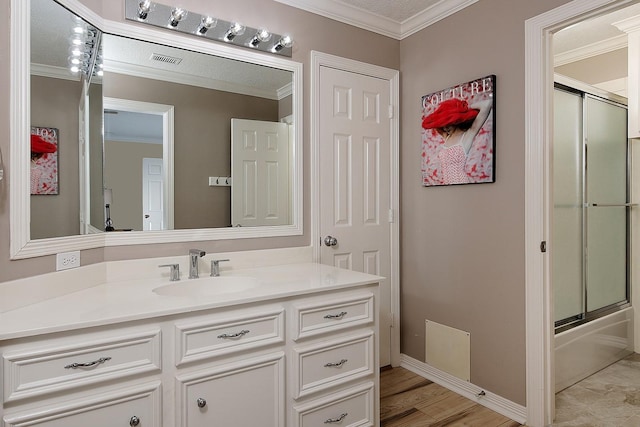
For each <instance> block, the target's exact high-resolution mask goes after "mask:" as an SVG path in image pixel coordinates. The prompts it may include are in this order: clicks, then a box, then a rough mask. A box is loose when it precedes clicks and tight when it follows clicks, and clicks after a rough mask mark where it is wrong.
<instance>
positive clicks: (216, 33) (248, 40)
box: [125, 0, 293, 57]
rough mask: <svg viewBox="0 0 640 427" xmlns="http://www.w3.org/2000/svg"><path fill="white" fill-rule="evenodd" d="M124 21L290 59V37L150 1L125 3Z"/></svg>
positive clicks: (291, 43)
mask: <svg viewBox="0 0 640 427" xmlns="http://www.w3.org/2000/svg"><path fill="white" fill-rule="evenodd" d="M125 18H127V19H128V20H131V21H136V22H141V23H144V24H149V25H154V26H156V27H162V28H167V29H170V30H172V31H179V32H181V33H185V34H191V35H194V36H198V37H203V38H206V39H209V40H214V41H218V42H223V43H226V44H231V45H234V46H241V47H246V48H248V49H254V50H259V51H262V52H269V53H273V54H275V55H282V56H287V57H291V52H292V46H293V39H292V38H291V36H289V35H284V36H282V35H278V34H273V33H269V32H268V31H267V30H265V29H263V28H260V29H255V28H250V27H245V26H243V25H242V24H240V23H238V22H229V21H223V20H222V19H217V18H215V17H212V16H207V15H200V14H198V13H193V12H189V11H188V10H186V9H182V8H177V7H173V6H167V5H164V4H160V3H156V2H153V1H150V0H125Z"/></svg>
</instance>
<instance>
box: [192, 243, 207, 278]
mask: <svg viewBox="0 0 640 427" xmlns="http://www.w3.org/2000/svg"><path fill="white" fill-rule="evenodd" d="M205 255H206V252H205V251H202V250H200V249H189V279H197V278H198V277H199V276H200V275H199V273H198V258H200V257H203V256H205Z"/></svg>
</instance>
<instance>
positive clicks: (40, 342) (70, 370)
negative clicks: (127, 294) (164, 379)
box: [0, 325, 162, 427]
mask: <svg viewBox="0 0 640 427" xmlns="http://www.w3.org/2000/svg"><path fill="white" fill-rule="evenodd" d="M0 348H1V349H2V379H3V381H2V385H3V386H2V402H3V408H4V410H3V416H2V426H6V427H19V426H32V425H35V426H47V427H58V426H61V427H62V426H64V427H75V426H78V427H80V426H87V425H91V426H99V427H100V426H104V427H115V426H124V427H126V426H141V427H151V426H158V427H159V426H161V425H162V423H161V418H162V409H161V395H162V387H161V381H160V376H159V374H160V372H161V369H162V364H161V331H160V329H159V328H158V327H157V326H153V325H152V326H135V327H122V328H116V329H105V330H100V331H92V332H87V333H74V334H55V336H53V337H47V338H40V339H38V338H34V339H19V340H13V341H9V342H5V343H3V344H2V345H1V346H0Z"/></svg>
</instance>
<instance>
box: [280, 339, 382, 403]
mask: <svg viewBox="0 0 640 427" xmlns="http://www.w3.org/2000/svg"><path fill="white" fill-rule="evenodd" d="M294 352H295V356H294V361H293V363H294V369H295V371H294V375H293V378H294V381H295V384H294V394H295V398H299V397H303V396H306V395H308V394H311V393H315V392H318V391H321V390H325V389H327V388H329V387H334V386H336V385H339V384H343V383H345V382H347V381H351V380H354V379H357V378H362V377H365V376H367V375H370V374H373V373H374V365H375V363H374V352H373V332H371V331H368V332H367V333H366V334H360V335H355V336H350V337H345V338H343V339H340V340H335V341H330V342H322V343H321V344H318V345H314V346H308V347H303V348H296V349H294Z"/></svg>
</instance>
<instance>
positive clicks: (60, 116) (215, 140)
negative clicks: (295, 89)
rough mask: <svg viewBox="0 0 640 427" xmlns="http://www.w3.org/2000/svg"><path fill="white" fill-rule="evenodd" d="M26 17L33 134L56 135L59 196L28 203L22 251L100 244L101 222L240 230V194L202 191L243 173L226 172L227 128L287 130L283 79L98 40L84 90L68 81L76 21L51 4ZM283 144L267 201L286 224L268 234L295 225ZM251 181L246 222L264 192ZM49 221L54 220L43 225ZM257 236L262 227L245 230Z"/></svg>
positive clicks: (202, 57)
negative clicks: (261, 125) (47, 243)
mask: <svg viewBox="0 0 640 427" xmlns="http://www.w3.org/2000/svg"><path fill="white" fill-rule="evenodd" d="M31 15H32V16H31V20H32V23H31V24H32V25H31V28H32V33H31V50H32V61H31V62H32V75H31V122H32V123H33V124H34V125H36V124H37V125H38V126H42V127H54V126H55V127H57V128H58V129H59V131H60V134H61V135H64V138H62V139H61V140H60V143H61V146H60V147H59V158H58V161H59V170H60V173H59V188H60V191H59V193H58V194H57V195H55V196H51V197H50V198H39V199H38V198H36V197H32V198H31V239H41V238H49V237H60V236H70V235H77V234H86V233H100V232H103V231H104V230H105V228H106V227H107V224H106V223H107V219H110V220H111V223H112V226H113V228H114V230H118V231H125V230H132V231H143V230H167V229H176V230H183V229H203V228H221V227H230V226H237V225H243V224H241V221H235V223H234V221H232V217H231V210H232V200H231V199H232V195H233V193H237V194H239V193H238V190H240V189H239V188H236V187H232V184H231V182H230V184H229V185H224V186H222V185H210V177H221V176H222V177H231V176H232V175H234V174H237V173H240V172H242V173H245V172H247V170H246V169H245V170H244V171H238V170H236V171H232V159H231V157H232V145H231V144H232V142H231V138H232V135H231V122H232V119H246V120H254V121H256V122H271V123H283V122H285V121H286V122H287V123H290V125H287V126H293V120H292V113H293V106H292V104H293V101H292V90H291V86H292V81H293V73H292V72H291V71H286V70H280V69H277V68H273V67H266V66H261V65H256V64H250V63H247V62H241V61H237V60H231V59H226V58H220V57H216V56H213V55H207V54H203V53H197V52H193V51H188V50H182V49H176V48H171V47H168V46H163V45H158V44H152V43H147V42H142V41H138V40H133V39H131V38H126V37H119V36H115V35H110V34H101V35H100V38H99V41H100V43H99V46H96V49H98V50H97V52H99V58H100V63H101V64H104V74H103V75H101V76H97V77H96V75H95V73H94V74H93V78H92V79H89V78H88V77H89V76H87V75H84V77H83V74H82V72H80V73H76V74H74V73H70V72H69V64H68V60H69V58H70V54H69V52H71V50H70V49H71V47H70V46H69V37H70V35H72V34H73V31H74V30H73V28H74V25H75V24H76V23H77V22H78V19H77V17H75V16H74V15H73V14H72V13H71V12H69V11H68V10H67V9H65V8H64V7H62V6H60V5H59V4H58V3H56V2H55V1H53V0H32V11H31ZM85 25H89V26H90V24H87V23H85ZM35 29H37V30H35ZM84 57H85V56H82V58H84ZM52 70H55V71H56V73H52V72H51V71H52ZM96 70H98V71H100V74H102V68H99V69H98V68H96ZM63 74H64V76H63ZM54 79H55V80H54ZM108 102H115V107H116V108H113V107H112V106H109V105H108ZM140 105H145V106H151V107H148V108H147V107H145V108H143V109H142V110H140V109H139V108H138V107H139V106H140ZM163 108H164V109H165V110H163ZM167 108H170V109H171V114H170V115H169V114H168V113H166V112H164V111H166V109H167ZM79 112H80V114H79ZM169 116H170V118H171V123H169V124H168V122H167V120H168V117H169ZM79 117H80V119H79ZM83 121H84V122H83ZM154 122H155V124H154ZM103 129H104V135H103ZM167 133H171V135H167ZM285 133H286V135H287V139H286V141H285V142H284V145H283V146H282V147H281V148H280V149H284V148H286V150H287V162H288V163H287V164H281V165H280V169H281V171H284V170H286V174H283V173H279V174H271V175H270V176H272V178H271V179H272V181H273V180H278V181H279V183H280V184H283V185H280V186H279V187H278V188H279V189H280V190H278V191H279V192H280V193H278V194H277V197H278V200H279V201H284V202H285V203H286V205H285V206H284V208H282V206H281V210H280V212H286V215H280V217H279V219H278V222H273V224H276V223H277V224H279V225H282V224H292V222H293V219H292V214H291V212H292V211H293V206H292V202H291V199H292V197H291V194H288V192H289V191H292V190H291V189H292V188H293V187H294V184H293V182H292V176H293V174H294V171H293V168H292V166H291V165H292V164H294V162H293V157H292V152H293V150H292V148H291V147H292V145H293V140H292V138H290V137H289V135H291V134H292V132H291V131H290V130H289V131H288V132H285ZM167 141H171V145H170V146H167ZM78 142H80V146H81V147H84V149H83V150H79V149H78ZM280 144H283V142H282V141H281V142H280ZM283 147H284V148H283ZM79 164H80V168H78V167H77V165H79ZM165 169H171V170H168V171H167V170H165ZM154 173H160V175H158V176H160V179H155V178H154V175H153V174H154ZM265 176H266V175H265ZM260 177H261V175H256V177H254V178H253V183H254V186H253V187H251V186H250V185H249V186H248V187H245V188H249V189H250V190H251V191H252V194H251V197H250V198H252V199H251V200H248V202H247V203H245V205H244V206H243V209H244V211H243V212H242V214H243V215H244V216H245V217H247V218H250V217H251V216H252V215H255V214H257V213H258V212H262V211H264V210H265V208H264V207H263V206H262V205H261V204H262V203H264V202H263V201H260V200H261V198H259V197H258V194H260V193H263V192H264V191H262V190H260V188H259V185H260V184H261V183H263V182H264V181H268V180H265V179H262V178H260ZM167 179H168V180H170V181H167ZM283 180H284V181H285V182H284V183H283V182H282V181H283ZM106 195H108V198H109V200H107V199H106V198H105V197H106ZM107 201H108V202H110V203H107ZM107 204H108V205H109V209H108V211H107V206H106V205H107ZM280 205H282V203H280ZM267 210H268V206H267ZM51 211H56V212H59V213H60V215H56V219H55V220H52V218H51V216H50V215H48V214H47V212H51ZM107 215H109V217H107ZM264 215H266V216H267V217H268V216H269V215H272V214H271V213H269V212H267V213H266V214H264ZM260 225H271V223H269V222H266V223H260V222H258V221H254V222H251V221H248V222H246V223H245V225H243V226H260Z"/></svg>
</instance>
